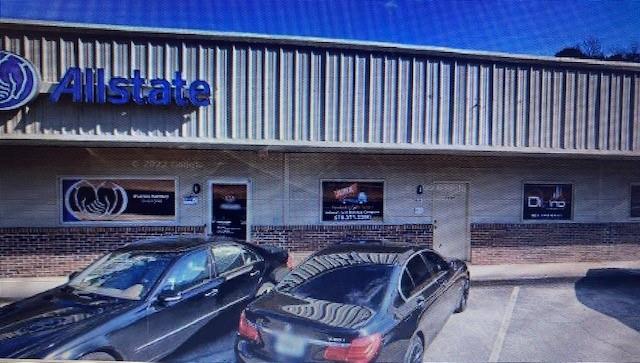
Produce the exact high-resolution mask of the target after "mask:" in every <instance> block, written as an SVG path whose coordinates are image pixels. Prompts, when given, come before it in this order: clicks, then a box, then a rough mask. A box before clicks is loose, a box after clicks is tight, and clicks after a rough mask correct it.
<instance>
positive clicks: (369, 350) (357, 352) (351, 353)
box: [324, 334, 382, 363]
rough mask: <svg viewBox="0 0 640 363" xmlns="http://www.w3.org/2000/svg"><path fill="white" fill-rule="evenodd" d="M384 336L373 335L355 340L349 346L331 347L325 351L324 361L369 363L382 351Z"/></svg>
mask: <svg viewBox="0 0 640 363" xmlns="http://www.w3.org/2000/svg"><path fill="white" fill-rule="evenodd" d="M381 346H382V335H381V334H373V335H369V336H366V337H362V338H356V339H354V340H353V341H352V342H351V343H350V344H349V345H345V346H329V347H327V348H326V349H325V350H324V359H326V360H330V361H337V362H348V363H369V362H371V361H372V360H373V359H374V358H375V357H376V356H377V355H378V352H379V351H380V347H381Z"/></svg>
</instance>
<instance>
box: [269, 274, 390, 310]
mask: <svg viewBox="0 0 640 363" xmlns="http://www.w3.org/2000/svg"><path fill="white" fill-rule="evenodd" d="M392 272H393V266H392V265H379V264H362V265H354V266H341V267H336V268H330V269H328V270H326V271H323V272H321V273H319V274H316V275H312V276H310V277H308V278H302V279H301V281H300V283H299V284H297V285H293V286H291V285H287V284H286V282H283V283H281V284H279V286H278V287H277V288H278V291H281V292H285V293H288V294H292V295H294V296H296V297H299V298H302V299H306V298H310V299H313V300H321V301H328V302H331V303H335V304H345V305H353V306H365V307H368V308H370V309H372V310H376V309H378V307H379V306H380V304H381V302H382V300H383V298H384V296H385V293H386V291H387V286H389V280H390V279H391V274H392ZM333 313H335V312H332V313H331V314H333Z"/></svg>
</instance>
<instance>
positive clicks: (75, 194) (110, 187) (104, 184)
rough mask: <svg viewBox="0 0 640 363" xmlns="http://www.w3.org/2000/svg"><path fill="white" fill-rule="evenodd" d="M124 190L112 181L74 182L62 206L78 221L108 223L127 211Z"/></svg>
mask: <svg viewBox="0 0 640 363" xmlns="http://www.w3.org/2000/svg"><path fill="white" fill-rule="evenodd" d="M128 203H129V199H128V197H127V192H126V190H125V189H124V188H123V187H121V186H120V185H118V184H116V183H114V182H112V181H96V182H95V183H92V182H90V181H88V180H80V181H77V182H75V183H74V184H73V185H71V186H70V187H69V189H67V191H66V192H65V195H64V206H65V208H66V210H67V212H69V213H70V214H71V215H72V216H73V218H75V219H76V220H78V221H108V220H113V219H114V218H115V217H117V216H119V215H120V214H122V213H123V212H124V211H125V209H127V204H128Z"/></svg>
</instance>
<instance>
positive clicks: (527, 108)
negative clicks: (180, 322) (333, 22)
mask: <svg viewBox="0 0 640 363" xmlns="http://www.w3.org/2000/svg"><path fill="white" fill-rule="evenodd" d="M0 29H1V32H0V33H1V34H2V39H0V52H1V53H0V108H2V107H3V103H2V97H5V99H10V98H11V97H10V96H11V95H12V94H14V95H16V96H15V97H14V99H15V102H13V101H12V102H13V104H9V106H7V107H5V108H4V109H3V110H2V111H0V161H1V162H2V165H3V171H2V173H1V174H0V278H2V277H32V276H47V275H64V274H66V273H68V272H70V271H73V270H76V269H78V268H80V267H82V266H84V265H86V264H88V263H89V262H91V261H92V260H93V259H95V258H96V256H98V255H100V254H102V253H104V252H106V251H109V250H111V249H113V248H115V247H117V246H120V245H122V244H124V243H126V242H128V241H131V240H135V239H137V238H141V237H145V236H151V235H166V234H177V233H179V234H193V233H197V234H211V235H224V236H233V237H236V238H244V239H249V240H252V241H255V242H257V243H275V244H279V245H282V246H285V247H287V248H289V249H291V250H296V251H312V250H316V249H318V248H321V247H323V246H325V245H327V244H330V243H333V242H335V241H338V240H340V239H343V238H348V237H367V238H368V237H371V238H386V239H389V240H391V241H411V242H416V243H421V244H425V245H427V246H433V248H435V249H436V250H439V251H441V252H442V253H444V254H446V255H449V256H456V257H461V258H465V259H467V260H470V261H471V262H472V263H474V264H492V263H528V262H529V263H530V262H535V263H538V262H567V261H599V260H632V259H638V258H640V237H639V233H638V232H640V170H638V166H639V165H640V164H639V160H640V159H639V157H640V67H639V66H637V65H633V64H626V63H617V62H608V63H604V62H596V61H584V60H561V59H554V58H544V57H527V56H514V55H508V54H496V53H479V52H467V51H455V50H449V49H436V48H420V47H406V46H401V45H389V44H373V43H358V42H339V41H332V40H323V39H296V38H283V37H281V38H269V37H260V36H235V35H229V34H215V33H204V32H202V33H198V32H189V33H185V32H181V31H177V30H175V31H173V30H162V29H138V28H127V27H112V28H108V27H97V26H96V27H92V26H88V25H83V26H82V27H81V28H79V27H77V26H75V27H74V26H70V25H66V24H52V23H48V24H45V23H37V22H24V21H21V22H18V21H10V20H3V21H2V22H1V23H0ZM10 55H17V56H18V57H20V59H24V60H26V61H28V63H29V64H31V65H32V68H33V69H34V70H35V73H36V74H37V76H36V78H38V79H39V82H36V83H38V84H37V92H35V94H33V95H28V94H27V93H28V92H26V86H25V87H22V88H20V87H17V86H16V84H17V85H20V84H21V83H20V82H15V80H16V79H18V78H19V74H18V73H11V72H12V71H7V69H9V68H7V67H8V66H7V65H8V64H9V63H10V61H13V58H11V57H9V56H10ZM3 57H4V58H3ZM16 59H18V58H16ZM3 61H4V63H5V69H4V71H3V68H2V67H3V64H2V63H3ZM16 62H18V61H16ZM15 69H18V68H15ZM21 69H22V68H21ZM24 69H26V68H24ZM3 72H4V73H3ZM24 72H26V73H24V74H27V73H28V71H24ZM3 74H4V76H3ZM11 74H14V76H13V78H10V77H8V76H7V75H11ZM16 74H17V75H16ZM20 74H21V73H20ZM20 79H28V77H23V78H20ZM3 82H4V83H3ZM25 82H26V81H25ZM25 82H22V84H27V85H28V83H25ZM3 85H8V86H5V89H6V90H9V91H4V92H5V96H3V94H2V92H3V88H2V87H3ZM11 85H13V88H11V87H10V86H11ZM13 91H15V92H13ZM19 91H23V94H24V95H25V96H24V97H23V98H24V99H25V100H26V101H25V103H24V104H18V103H19V102H18V101H21V100H22V98H20V95H19ZM11 92H13V93H11ZM6 95H9V96H6ZM27 96H28V97H27ZM27 99H28V100H27Z"/></svg>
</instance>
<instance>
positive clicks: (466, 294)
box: [454, 279, 469, 313]
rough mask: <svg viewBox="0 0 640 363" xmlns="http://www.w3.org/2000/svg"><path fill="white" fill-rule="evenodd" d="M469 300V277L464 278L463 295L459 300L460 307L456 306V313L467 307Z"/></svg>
mask: <svg viewBox="0 0 640 363" xmlns="http://www.w3.org/2000/svg"><path fill="white" fill-rule="evenodd" d="M467 300H469V279H465V280H464V288H463V289H462V296H460V301H458V307H456V310H455V311H454V312H455V313H461V312H463V311H465V309H466V308H467Z"/></svg>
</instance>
